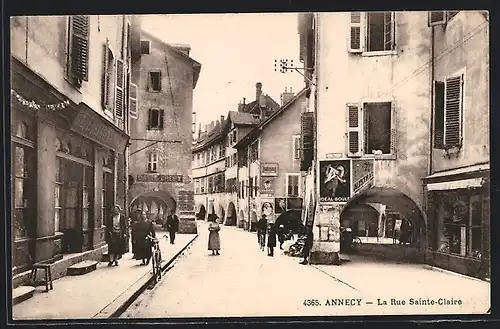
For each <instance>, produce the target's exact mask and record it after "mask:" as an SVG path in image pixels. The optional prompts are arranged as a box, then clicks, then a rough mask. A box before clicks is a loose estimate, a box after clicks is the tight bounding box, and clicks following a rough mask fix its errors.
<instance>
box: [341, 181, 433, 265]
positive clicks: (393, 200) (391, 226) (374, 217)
mask: <svg viewBox="0 0 500 329" xmlns="http://www.w3.org/2000/svg"><path fill="white" fill-rule="evenodd" d="M340 223H341V225H342V226H343V227H344V228H347V227H349V228H351V230H352V232H353V233H354V235H355V236H357V237H359V238H360V240H361V241H362V244H363V249H366V248H369V247H368V246H367V245H379V246H378V247H376V248H377V250H378V252H381V253H384V252H386V251H387V252H388V250H390V249H391V248H392V249H394V245H397V246H398V247H399V246H405V247H406V248H407V249H412V248H413V249H414V251H415V253H421V251H422V250H421V249H422V247H423V246H424V245H425V239H426V217H425V213H424V212H423V211H422V209H421V208H420V207H419V206H418V205H417V203H416V202H415V201H413V200H412V199H411V198H410V197H409V196H407V195H406V194H404V193H402V192H401V191H399V190H397V189H394V188H386V187H374V188H371V189H368V190H366V191H363V192H362V193H360V194H358V195H356V196H354V197H353V198H351V200H349V202H348V203H347V204H346V205H345V206H344V208H343V210H342V213H341V215H340ZM373 248H375V247H373ZM383 248H385V251H384V250H383ZM394 250H395V249H394ZM389 258H390V257H389Z"/></svg>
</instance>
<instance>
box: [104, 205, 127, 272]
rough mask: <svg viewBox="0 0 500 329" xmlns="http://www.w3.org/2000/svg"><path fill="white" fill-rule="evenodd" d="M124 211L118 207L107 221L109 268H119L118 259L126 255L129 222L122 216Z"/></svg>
mask: <svg viewBox="0 0 500 329" xmlns="http://www.w3.org/2000/svg"><path fill="white" fill-rule="evenodd" d="M121 211H122V209H121V208H120V206H119V205H116V206H115V208H114V209H113V214H112V216H111V217H110V218H108V219H107V221H106V242H107V243H108V255H109V263H108V266H113V265H115V266H118V259H119V258H120V257H121V256H122V255H123V254H124V253H125V243H126V242H125V241H127V240H126V236H127V233H128V232H127V221H126V219H125V216H123V215H122V214H121Z"/></svg>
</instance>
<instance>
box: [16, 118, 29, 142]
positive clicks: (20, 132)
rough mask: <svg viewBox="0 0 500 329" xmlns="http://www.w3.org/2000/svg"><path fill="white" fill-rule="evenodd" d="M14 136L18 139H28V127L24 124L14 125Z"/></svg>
mask: <svg viewBox="0 0 500 329" xmlns="http://www.w3.org/2000/svg"><path fill="white" fill-rule="evenodd" d="M16 136H17V137H19V138H24V139H28V140H29V139H30V136H29V133H28V125H27V124H26V122H20V123H18V124H17V125H16Z"/></svg>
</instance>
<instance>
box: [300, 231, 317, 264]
mask: <svg viewBox="0 0 500 329" xmlns="http://www.w3.org/2000/svg"><path fill="white" fill-rule="evenodd" d="M313 240H314V235H313V231H312V227H308V228H307V234H306V242H305V244H304V248H303V249H302V253H303V256H304V260H302V262H300V264H302V265H307V264H309V262H308V260H307V258H309V253H310V252H311V249H312V246H313Z"/></svg>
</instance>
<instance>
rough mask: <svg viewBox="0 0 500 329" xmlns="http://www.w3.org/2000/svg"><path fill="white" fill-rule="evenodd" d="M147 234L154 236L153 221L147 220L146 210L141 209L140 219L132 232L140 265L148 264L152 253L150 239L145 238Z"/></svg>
mask: <svg viewBox="0 0 500 329" xmlns="http://www.w3.org/2000/svg"><path fill="white" fill-rule="evenodd" d="M148 235H151V236H152V237H153V238H156V233H155V230H154V226H153V223H152V222H150V221H149V220H148V217H147V215H146V212H145V211H143V212H142V213H141V219H140V221H139V222H138V223H136V227H135V234H134V239H135V241H134V243H135V251H136V259H141V260H142V265H147V264H149V261H150V260H151V256H152V254H153V253H152V250H151V248H152V245H151V240H150V239H148V238H147V236H148Z"/></svg>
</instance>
